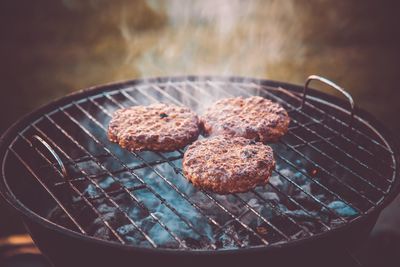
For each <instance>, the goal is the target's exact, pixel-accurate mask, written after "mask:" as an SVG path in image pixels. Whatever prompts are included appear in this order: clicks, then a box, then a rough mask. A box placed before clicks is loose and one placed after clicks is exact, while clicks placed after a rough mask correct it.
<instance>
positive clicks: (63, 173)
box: [32, 135, 68, 179]
mask: <svg viewBox="0 0 400 267" xmlns="http://www.w3.org/2000/svg"><path fill="white" fill-rule="evenodd" d="M32 138H33V139H34V140H33V141H38V142H39V143H40V144H42V145H43V146H44V147H45V148H46V149H47V150H48V151H49V152H50V154H51V155H52V156H53V158H54V159H55V160H56V161H57V164H58V165H59V166H60V169H61V173H62V175H63V176H64V178H66V179H67V177H68V174H67V169H66V168H65V166H64V163H63V162H62V160H61V158H60V157H59V156H58V154H57V153H56V152H55V151H54V149H53V148H52V147H51V146H50V145H49V143H47V142H46V141H45V140H43V138H41V137H40V136H38V135H34V136H32ZM32 146H33V142H32Z"/></svg>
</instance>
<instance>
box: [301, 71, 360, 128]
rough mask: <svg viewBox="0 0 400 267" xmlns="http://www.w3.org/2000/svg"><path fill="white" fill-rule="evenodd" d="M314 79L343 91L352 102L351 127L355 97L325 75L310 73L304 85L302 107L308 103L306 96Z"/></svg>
mask: <svg viewBox="0 0 400 267" xmlns="http://www.w3.org/2000/svg"><path fill="white" fill-rule="evenodd" d="M312 81H320V82H322V83H324V84H326V85H329V86H330V87H332V88H334V89H336V90H337V91H339V92H340V93H342V94H343V95H344V96H345V97H346V99H347V100H348V101H349V103H350V108H351V111H350V121H349V127H351V125H352V123H353V117H354V100H353V97H352V96H351V95H350V94H349V93H348V92H347V91H346V90H344V88H342V87H340V86H339V85H337V84H336V83H334V82H332V81H331V80H328V79H326V78H324V77H321V76H318V75H310V76H308V78H307V80H306V83H305V85H304V89H303V100H302V103H301V108H303V107H304V105H305V103H306V96H307V91H308V86H309V85H310V83H311V82H312Z"/></svg>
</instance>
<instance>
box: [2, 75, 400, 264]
mask: <svg viewBox="0 0 400 267" xmlns="http://www.w3.org/2000/svg"><path fill="white" fill-rule="evenodd" d="M314 80H318V81H320V82H323V83H325V84H327V85H329V86H331V87H332V88H334V89H336V90H337V91H338V92H340V93H342V94H343V95H344V96H345V98H346V100H342V99H341V98H338V97H334V96H331V95H328V94H326V93H322V92H319V91H317V90H314V89H311V88H309V85H310V82H312V81H314ZM251 95H259V96H262V97H266V98H268V99H271V100H272V101H275V102H278V103H280V104H281V105H282V106H283V107H284V108H285V109H286V110H287V111H288V113H289V115H290V117H291V124H290V127H289V132H288V133H287V135H285V136H284V137H283V138H281V140H280V141H279V142H277V143H274V144H270V145H271V146H272V147H273V149H274V154H275V159H276V163H277V166H276V169H275V171H274V172H273V175H272V177H271V179H270V181H269V183H268V184H267V185H266V186H262V187H257V188H256V189H254V190H251V191H249V192H246V193H240V194H231V195H226V196H222V195H218V194H215V193H212V192H207V191H204V190H201V189H197V188H195V187H193V186H192V185H191V184H190V183H189V182H188V181H187V180H186V179H185V177H184V176H183V174H182V169H181V161H182V157H183V153H184V150H178V151H174V152H169V153H158V152H151V151H145V152H137V153H136V152H129V151H126V150H124V149H122V148H120V147H119V146H118V145H116V144H114V143H111V142H109V141H108V139H107V125H108V122H109V120H110V118H111V115H112V113H113V112H114V111H115V110H117V109H119V108H123V107H128V106H131V105H147V104H151V103H153V102H166V103H172V104H178V105H186V106H189V107H191V108H192V109H193V110H195V111H197V112H199V113H201V112H202V111H203V110H204V109H205V108H206V107H207V105H209V104H211V103H212V102H214V101H215V100H217V99H220V98H224V97H233V96H244V97H247V96H251ZM0 155H1V156H0V158H1V162H2V169H1V170H2V172H1V180H0V189H1V193H2V195H3V197H4V198H5V199H6V200H7V201H8V203H9V204H10V205H11V206H12V207H13V208H14V209H15V210H17V211H18V212H19V213H20V214H21V215H22V216H23V218H24V222H25V224H26V226H27V228H28V230H29V232H30V233H31V235H32V237H33V239H34V240H35V242H36V243H37V245H38V247H39V248H40V249H41V250H42V252H43V253H44V254H45V255H47V256H48V257H49V258H50V260H51V261H52V262H53V263H54V264H55V266H83V265H84V264H90V266H110V265H114V266H127V265H129V266H131V265H133V264H135V263H139V262H143V260H145V261H146V262H147V264H148V265H155V264H166V263H168V264H169V265H171V264H174V265H177V266H184V265H187V264H192V265H193V262H195V263H197V264H210V263H215V264H216V263H222V262H223V263H226V264H228V263H229V264H230V265H233V266H236V265H242V264H243V263H247V262H252V261H254V262H256V261H258V260H265V261H266V262H268V263H279V264H280V265H285V264H291V263H293V261H294V262H296V263H299V262H300V261H302V260H304V261H306V260H309V259H310V258H312V259H313V260H315V261H318V260H321V261H322V262H325V263H324V264H325V266H326V265H327V264H329V262H326V257H327V255H331V256H332V255H334V254H335V252H334V251H333V250H332V249H331V248H332V247H335V246H336V247H343V244H345V246H346V247H351V245H352V244H353V243H354V244H355V243H359V242H362V240H363V238H365V237H366V235H367V233H368V232H369V231H370V230H371V227H372V226H373V225H374V223H375V221H376V218H377V216H378V215H379V212H380V211H381V210H382V209H383V208H384V207H385V206H386V205H387V204H388V203H389V202H390V201H391V200H392V199H393V197H394V196H395V195H396V194H397V192H398V190H399V175H398V167H399V159H398V155H399V153H398V150H397V145H396V143H395V141H394V139H393V137H392V136H391V134H390V133H389V132H388V131H387V130H386V129H385V128H384V127H382V126H381V124H380V123H379V122H377V121H376V120H375V119H374V118H373V117H372V116H371V115H370V114H368V113H367V112H365V111H363V110H360V109H359V108H357V107H355V106H354V102H353V99H352V98H351V96H350V95H349V94H348V93H347V92H346V91H344V90H343V89H342V88H341V87H339V86H337V85H336V84H334V83H333V82H330V81H329V80H327V79H324V78H322V77H319V76H315V75H313V76H310V77H309V78H308V79H307V81H306V84H305V86H304V87H303V86H297V85H292V84H287V83H283V82H276V81H269V80H260V79H252V78H242V77H197V76H187V77H173V78H171V77H168V78H154V79H144V80H132V81H126V82H121V83H114V84H109V85H104V86H99V87H94V88H90V89H88V90H83V91H80V92H77V93H75V94H72V95H69V96H66V97H64V98H62V99H60V100H57V101H55V102H52V103H50V104H48V105H46V106H44V107H42V108H40V109H39V110H37V111H35V112H33V113H32V114H29V115H27V116H26V117H25V118H23V119H22V120H20V121H19V122H17V123H16V124H15V125H13V126H12V127H11V128H10V129H9V130H8V131H7V132H6V133H5V134H4V135H3V137H2V139H1V144H0ZM336 260H337V259H336Z"/></svg>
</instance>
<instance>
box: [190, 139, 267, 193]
mask: <svg viewBox="0 0 400 267" xmlns="http://www.w3.org/2000/svg"><path fill="white" fill-rule="evenodd" d="M274 168H275V160H274V156H273V151H272V148H271V147H269V146H267V145H264V144H262V143H260V142H255V141H252V140H249V139H246V138H243V137H233V138H227V137H226V136H215V137H211V138H208V139H203V140H198V141H196V142H194V143H193V144H192V145H190V146H189V148H188V149H187V150H186V152H185V154H184V157H183V173H184V175H185V177H186V178H187V179H188V180H189V181H191V182H192V183H193V185H195V186H198V187H200V188H203V189H206V190H211V191H214V192H217V193H220V194H229V193H236V192H245V191H248V190H250V189H252V188H254V187H256V186H258V185H264V184H266V183H267V182H268V179H269V177H270V176H271V172H272V170H273V169H274Z"/></svg>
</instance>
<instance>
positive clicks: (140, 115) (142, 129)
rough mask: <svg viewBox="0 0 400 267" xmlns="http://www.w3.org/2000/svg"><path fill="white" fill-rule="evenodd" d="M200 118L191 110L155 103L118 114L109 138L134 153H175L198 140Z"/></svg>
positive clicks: (114, 117)
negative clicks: (142, 151)
mask: <svg viewBox="0 0 400 267" xmlns="http://www.w3.org/2000/svg"><path fill="white" fill-rule="evenodd" d="M198 135H199V119H198V117H197V115H196V114H195V113H194V112H192V111H191V110H190V109H189V108H187V107H181V106H175V105H169V104H161V103H159V104H152V105H149V106H133V107H129V108H123V109H119V110H117V111H115V113H114V114H113V117H112V119H111V121H110V123H109V126H108V138H109V139H110V141H112V142H115V143H118V144H119V145H120V146H121V147H123V148H126V149H128V150H131V151H141V150H153V151H173V150H176V149H179V148H183V147H185V146H186V145H188V144H190V143H191V142H193V141H194V140H196V139H197V137H198Z"/></svg>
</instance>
